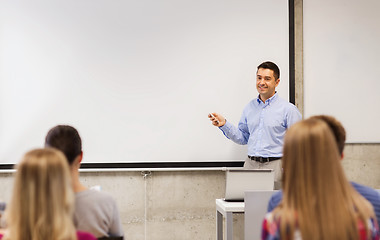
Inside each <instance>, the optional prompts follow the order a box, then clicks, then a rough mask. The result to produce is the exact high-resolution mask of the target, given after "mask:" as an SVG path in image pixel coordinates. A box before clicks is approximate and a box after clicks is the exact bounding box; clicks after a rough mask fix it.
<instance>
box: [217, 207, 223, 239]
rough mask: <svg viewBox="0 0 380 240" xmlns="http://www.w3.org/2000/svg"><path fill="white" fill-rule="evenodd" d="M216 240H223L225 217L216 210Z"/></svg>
mask: <svg viewBox="0 0 380 240" xmlns="http://www.w3.org/2000/svg"><path fill="white" fill-rule="evenodd" d="M216 239H217V240H223V215H222V213H220V212H219V211H218V210H216Z"/></svg>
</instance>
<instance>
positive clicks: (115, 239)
mask: <svg viewBox="0 0 380 240" xmlns="http://www.w3.org/2000/svg"><path fill="white" fill-rule="evenodd" d="M123 239H124V237H123V236H121V237H101V238H98V240H123Z"/></svg>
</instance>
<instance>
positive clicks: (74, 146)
mask: <svg viewBox="0 0 380 240" xmlns="http://www.w3.org/2000/svg"><path fill="white" fill-rule="evenodd" d="M45 147H53V148H56V149H58V150H60V151H62V152H63V153H64V154H65V156H66V158H67V161H68V162H69V164H70V165H71V164H72V163H73V162H74V160H75V158H76V157H77V156H78V155H80V154H81V153H82V140H81V138H80V136H79V133H78V131H77V130H76V129H75V128H74V127H71V126H68V125H58V126H55V127H53V128H52V129H50V130H49V132H48V134H47V135H46V138H45Z"/></svg>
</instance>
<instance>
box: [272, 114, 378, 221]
mask: <svg viewBox="0 0 380 240" xmlns="http://www.w3.org/2000/svg"><path fill="white" fill-rule="evenodd" d="M311 118H315V119H320V120H322V121H324V122H326V123H327V125H328V126H329V128H330V130H331V131H332V133H333V135H334V138H335V140H336V144H337V147H338V150H339V154H340V156H341V159H343V156H344V154H343V150H344V145H345V142H346V130H345V129H344V127H343V125H342V123H341V122H339V121H338V120H337V119H336V118H334V117H332V116H328V115H318V116H313V117H311ZM351 185H352V186H353V187H354V188H355V190H356V191H357V192H358V193H360V194H361V195H362V196H363V197H364V198H366V199H367V200H368V201H369V202H370V203H371V204H372V206H373V208H374V210H375V214H376V218H377V219H378V220H379V219H380V194H379V193H378V192H377V191H375V190H374V189H372V188H370V187H367V186H364V185H361V184H358V183H355V182H351ZM281 200H282V191H279V192H277V193H275V194H273V196H272V197H271V199H270V200H269V204H268V212H271V211H272V210H273V209H274V208H275V207H276V206H277V205H278V204H279V203H280V202H281Z"/></svg>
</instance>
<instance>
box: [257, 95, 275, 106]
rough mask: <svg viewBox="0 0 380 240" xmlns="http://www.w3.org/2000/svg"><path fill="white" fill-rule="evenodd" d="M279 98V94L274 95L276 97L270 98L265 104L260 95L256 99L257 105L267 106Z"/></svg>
mask: <svg viewBox="0 0 380 240" xmlns="http://www.w3.org/2000/svg"><path fill="white" fill-rule="evenodd" d="M277 98H278V94H277V92H275V93H274V95H273V96H272V97H270V98H268V99H267V100H266V101H265V103H264V102H263V101H261V99H260V94H259V95H258V96H257V98H256V101H257V104H258V105H260V104H265V105H270V104H271V103H272V102H275V101H276V100H277Z"/></svg>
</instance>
